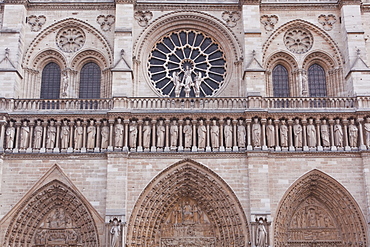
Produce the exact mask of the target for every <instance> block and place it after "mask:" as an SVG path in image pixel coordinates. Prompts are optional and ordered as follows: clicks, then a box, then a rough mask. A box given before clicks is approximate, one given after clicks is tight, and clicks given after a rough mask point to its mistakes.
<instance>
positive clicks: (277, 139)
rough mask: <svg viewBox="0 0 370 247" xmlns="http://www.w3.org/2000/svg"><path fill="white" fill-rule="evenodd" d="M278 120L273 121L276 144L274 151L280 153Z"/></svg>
mask: <svg viewBox="0 0 370 247" xmlns="http://www.w3.org/2000/svg"><path fill="white" fill-rule="evenodd" d="M279 122H280V120H279V119H276V120H274V123H275V142H276V147H275V151H281V147H280V138H279Z"/></svg>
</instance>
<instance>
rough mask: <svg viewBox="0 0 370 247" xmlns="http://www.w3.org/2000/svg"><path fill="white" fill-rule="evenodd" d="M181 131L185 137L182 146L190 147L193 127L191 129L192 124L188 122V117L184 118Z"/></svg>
mask: <svg viewBox="0 0 370 247" xmlns="http://www.w3.org/2000/svg"><path fill="white" fill-rule="evenodd" d="M183 132H184V139H185V142H184V147H185V148H186V149H190V148H191V144H192V140H193V129H192V126H191V124H190V119H186V120H185V125H184V129H183Z"/></svg>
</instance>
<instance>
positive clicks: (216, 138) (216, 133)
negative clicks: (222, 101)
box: [211, 119, 220, 148]
mask: <svg viewBox="0 0 370 247" xmlns="http://www.w3.org/2000/svg"><path fill="white" fill-rule="evenodd" d="M211 144H212V147H213V148H219V147H220V127H218V125H217V121H216V119H213V120H212V126H211Z"/></svg>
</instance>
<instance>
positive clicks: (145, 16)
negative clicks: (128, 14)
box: [134, 11, 153, 27]
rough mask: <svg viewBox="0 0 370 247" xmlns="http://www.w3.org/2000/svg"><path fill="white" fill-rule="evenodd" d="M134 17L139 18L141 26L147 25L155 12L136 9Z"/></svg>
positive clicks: (138, 21)
mask: <svg viewBox="0 0 370 247" xmlns="http://www.w3.org/2000/svg"><path fill="white" fill-rule="evenodd" d="M134 17H135V19H136V20H137V23H138V24H139V26H141V27H145V26H146V25H148V23H149V21H150V20H151V19H152V17H153V13H152V12H150V11H136V12H135V14H134Z"/></svg>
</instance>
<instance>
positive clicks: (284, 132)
mask: <svg viewBox="0 0 370 247" xmlns="http://www.w3.org/2000/svg"><path fill="white" fill-rule="evenodd" d="M280 146H282V147H288V126H286V123H285V120H284V119H283V120H281V124H280Z"/></svg>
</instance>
